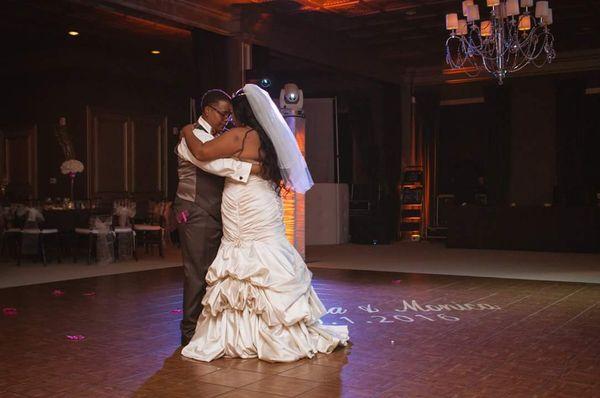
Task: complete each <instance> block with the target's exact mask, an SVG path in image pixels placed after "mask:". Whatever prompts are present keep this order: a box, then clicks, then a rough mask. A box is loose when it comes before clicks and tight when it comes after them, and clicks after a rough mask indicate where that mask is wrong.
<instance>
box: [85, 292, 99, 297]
mask: <svg viewBox="0 0 600 398" xmlns="http://www.w3.org/2000/svg"><path fill="white" fill-rule="evenodd" d="M83 295H84V296H88V297H91V296H95V295H96V292H85V293H83Z"/></svg>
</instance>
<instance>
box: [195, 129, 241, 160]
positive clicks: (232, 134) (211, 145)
mask: <svg viewBox="0 0 600 398" xmlns="http://www.w3.org/2000/svg"><path fill="white" fill-rule="evenodd" d="M193 131H194V128H193V126H191V125H188V126H185V127H184V128H183V138H184V139H185V143H186V144H187V146H188V148H189V149H190V152H192V155H194V157H195V158H196V159H198V160H201V161H205V162H206V161H209V160H215V159H219V158H228V157H231V156H233V155H234V154H236V153H238V152H240V151H241V150H242V140H241V137H240V134H239V133H238V132H237V131H233V130H232V131H229V132H228V133H226V134H222V135H220V136H219V137H217V138H215V139H214V140H210V141H208V142H204V143H203V142H202V141H200V140H199V139H198V138H197V137H196V136H195V135H194V132H193Z"/></svg>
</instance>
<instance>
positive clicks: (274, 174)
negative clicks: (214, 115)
mask: <svg viewBox="0 0 600 398" xmlns="http://www.w3.org/2000/svg"><path fill="white" fill-rule="evenodd" d="M231 104H232V105H233V113H234V114H235V118H236V119H237V121H238V122H239V123H241V124H243V125H244V126H248V127H252V128H253V129H254V130H255V131H256V132H257V133H258V138H259V139H260V151H259V152H260V161H261V163H262V172H261V177H262V178H264V179H265V180H268V181H273V182H274V183H275V185H276V190H277V192H278V193H279V192H280V191H281V188H282V178H281V172H280V170H279V160H278V158H277V152H276V151H275V147H274V146H273V142H272V141H271V139H270V138H269V136H268V135H267V133H266V132H265V130H264V129H263V127H262V126H261V125H260V123H259V122H258V120H256V116H255V115H254V112H253V111H252V108H251V107H250V103H249V102H248V98H247V97H246V94H244V92H243V91H242V90H239V91H238V92H237V93H235V94H234V96H233V98H232V99H231Z"/></svg>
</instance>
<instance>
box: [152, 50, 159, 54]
mask: <svg viewBox="0 0 600 398" xmlns="http://www.w3.org/2000/svg"><path fill="white" fill-rule="evenodd" d="M150 54H152V55H158V54H160V51H159V50H152V51H150Z"/></svg>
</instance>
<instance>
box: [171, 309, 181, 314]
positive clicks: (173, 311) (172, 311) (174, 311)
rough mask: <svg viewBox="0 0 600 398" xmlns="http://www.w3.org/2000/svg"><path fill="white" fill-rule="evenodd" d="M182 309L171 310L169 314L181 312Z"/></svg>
mask: <svg viewBox="0 0 600 398" xmlns="http://www.w3.org/2000/svg"><path fill="white" fill-rule="evenodd" d="M181 313H183V310H171V314H181Z"/></svg>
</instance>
